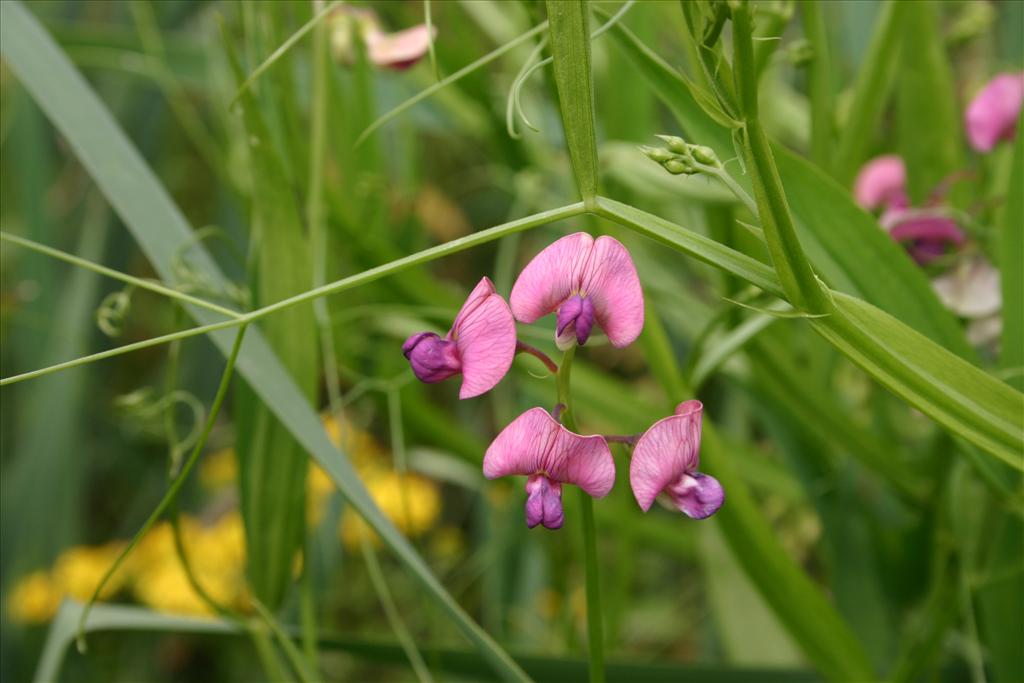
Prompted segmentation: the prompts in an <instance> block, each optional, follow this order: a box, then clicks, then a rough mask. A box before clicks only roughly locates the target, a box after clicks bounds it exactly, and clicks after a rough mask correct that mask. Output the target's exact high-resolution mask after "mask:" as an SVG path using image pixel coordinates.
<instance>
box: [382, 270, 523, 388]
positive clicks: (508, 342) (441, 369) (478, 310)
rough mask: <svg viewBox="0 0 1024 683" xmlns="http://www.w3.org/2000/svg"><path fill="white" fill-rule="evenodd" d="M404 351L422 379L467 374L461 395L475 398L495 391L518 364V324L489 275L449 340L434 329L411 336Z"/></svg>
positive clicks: (457, 319)
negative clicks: (503, 378)
mask: <svg viewBox="0 0 1024 683" xmlns="http://www.w3.org/2000/svg"><path fill="white" fill-rule="evenodd" d="M402 353H403V354H405V357H406V358H408V359H409V364H410V365H411V366H412V371H413V372H414V373H415V374H416V377H417V378H418V379H419V380H420V381H422V382H426V383H427V384H433V383H435V382H440V381H442V380H445V379H448V378H449V377H451V376H452V375H457V374H459V373H460V372H461V373H462V387H461V388H460V389H459V398H472V397H474V396H479V395H480V394H482V393H485V392H487V391H490V390H491V389H493V388H494V386H495V385H496V384H497V383H498V382H500V381H501V378H502V377H504V376H505V373H507V372H508V369H509V368H510V367H511V366H512V358H513V357H514V356H515V353H516V323H515V320H513V319H512V312H511V311H510V310H509V308H508V304H506V303H505V300H504V299H502V298H501V296H500V295H499V294H498V293H497V291H496V290H495V289H494V283H492V282H491V281H490V279H489V278H486V277H485V278H483V279H482V280H480V282H479V284H477V286H476V288H475V289H473V291H472V292H471V293H470V295H469V298H467V299H466V303H464V304H462V309H461V310H460V311H459V314H458V315H457V316H456V317H455V322H454V323H452V329H451V330H449V331H448V334H447V335H446V336H445V337H444V338H443V339H442V338H441V337H439V336H438V335H436V334H434V333H433V332H420V333H418V334H414V335H412V336H411V337H409V338H408V339H406V340H405V343H404V344H403V345H402Z"/></svg>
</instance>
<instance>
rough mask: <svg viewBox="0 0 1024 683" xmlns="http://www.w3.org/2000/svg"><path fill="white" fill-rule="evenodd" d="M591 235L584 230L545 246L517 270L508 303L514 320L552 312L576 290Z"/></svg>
mask: <svg viewBox="0 0 1024 683" xmlns="http://www.w3.org/2000/svg"><path fill="white" fill-rule="evenodd" d="M593 243H594V238H593V237H591V236H590V235H588V234H587V233H585V232H577V233H574V234H572V235H568V236H566V237H563V238H561V239H559V240H556V241H555V242H553V243H552V244H550V245H548V246H547V247H545V248H544V250H543V251H541V252H540V253H539V254H537V255H536V256H534V257H533V260H531V261H530V262H529V263H527V264H526V267H525V268H523V272H521V273H519V277H518V278H517V279H516V283H515V285H513V286H512V294H511V295H510V296H509V304H510V305H511V306H512V313H513V314H514V315H515V317H516V320H518V321H520V322H524V323H532V322H534V321H535V320H537V319H538V318H541V317H543V316H545V315H547V314H549V313H553V312H554V311H555V309H557V308H558V307H559V306H560V305H561V304H562V302H563V301H565V300H566V299H568V298H569V297H570V296H572V295H573V294H574V293H576V292H577V291H578V290H579V274H580V272H581V271H582V269H583V264H584V263H585V262H586V260H587V259H588V258H589V257H590V250H591V247H592V246H593Z"/></svg>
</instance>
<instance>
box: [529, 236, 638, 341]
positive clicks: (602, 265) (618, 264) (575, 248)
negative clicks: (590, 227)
mask: <svg viewBox="0 0 1024 683" xmlns="http://www.w3.org/2000/svg"><path fill="white" fill-rule="evenodd" d="M509 303H510V304H511V306H512V313H513V314H515V316H516V319H517V320H520V321H521V322H524V323H532V322H534V321H535V320H537V319H538V318H540V317H542V316H545V315H547V314H549V313H554V312H557V313H558V323H557V327H556V333H555V342H556V343H557V344H558V348H560V349H562V350H565V349H567V348H569V347H570V346H572V345H573V344H574V343H579V344H580V345H583V344H585V343H586V342H587V339H588V338H589V337H590V333H591V330H592V329H593V327H594V325H595V324H597V325H598V326H600V327H601V329H602V330H604V332H605V334H607V335H608V339H609V340H610V341H611V343H612V344H613V345H614V346H617V347H620V348H621V347H623V346H628V345H629V344H631V343H632V342H633V341H634V340H635V339H636V338H637V337H638V336H639V335H640V331H641V330H642V329H643V326H644V295H643V290H642V289H641V288H640V279H639V278H638V277H637V274H636V267H635V266H634V265H633V259H632V258H631V257H630V255H629V252H628V251H626V248H625V247H624V246H622V244H621V243H620V242H619V241H618V240H616V239H614V238H612V237H598V238H597V239H596V240H595V239H594V238H593V237H591V236H590V235H588V234H587V233H585V232H577V233H575V234H573V235H568V236H566V237H563V238H562V239H560V240H558V241H556V242H555V243H554V244H551V245H549V246H548V247H547V248H546V249H544V250H543V251H542V252H540V253H539V254H537V255H536V256H535V257H534V258H533V260H532V261H530V262H529V263H528V264H527V265H526V268H524V269H523V272H522V273H520V274H519V279H517V280H516V283H515V286H513V287H512V295H511V296H510V297H509Z"/></svg>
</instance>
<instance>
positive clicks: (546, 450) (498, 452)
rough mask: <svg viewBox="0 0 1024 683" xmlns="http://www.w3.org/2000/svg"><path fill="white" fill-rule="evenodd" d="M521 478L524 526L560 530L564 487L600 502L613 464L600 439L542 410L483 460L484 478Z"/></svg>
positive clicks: (525, 417) (506, 434)
mask: <svg viewBox="0 0 1024 683" xmlns="http://www.w3.org/2000/svg"><path fill="white" fill-rule="evenodd" d="M513 474H517V475H522V476H526V477H528V479H527V480H526V493H527V498H526V524H527V526H529V527H530V528H531V529H532V528H533V527H535V526H537V525H538V524H543V525H544V526H545V527H547V528H548V529H558V528H561V526H562V522H563V521H564V519H565V516H564V514H563V511H562V484H572V485H574V486H579V487H580V488H581V489H583V490H584V491H585V492H586V493H588V494H590V495H591V496H594V497H595V498H603V497H604V496H606V495H608V492H609V491H611V490H612V485H613V484H614V483H615V462H614V461H613V460H612V453H611V450H609V448H608V443H607V442H606V441H605V440H604V438H603V437H601V436H580V435H579V434H574V433H573V432H570V431H569V430H568V429H566V428H565V427H563V426H562V425H561V424H559V423H558V422H556V421H555V419H554V418H553V417H551V415H550V413H548V412H547V411H546V410H544V409H543V408H531V409H529V410H527V411H526V412H525V413H523V414H522V415H520V416H519V417H517V418H516V419H515V420H514V421H513V422H512V424H510V425H509V426H507V427H505V429H503V430H502V431H501V433H500V434H498V436H497V438H496V439H494V442H493V443H492V444H491V445H490V447H489V448H488V449H487V453H486V454H485V455H484V476H485V477H487V478H488V479H496V478H498V477H507V476H509V475H513Z"/></svg>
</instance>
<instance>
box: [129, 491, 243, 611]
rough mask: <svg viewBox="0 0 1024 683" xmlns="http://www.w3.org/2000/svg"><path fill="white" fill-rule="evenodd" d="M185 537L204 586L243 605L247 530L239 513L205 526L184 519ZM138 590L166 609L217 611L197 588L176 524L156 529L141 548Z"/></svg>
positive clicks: (218, 598)
mask: <svg viewBox="0 0 1024 683" xmlns="http://www.w3.org/2000/svg"><path fill="white" fill-rule="evenodd" d="M180 524H181V536H182V543H183V545H184V547H185V552H186V554H187V556H188V560H189V563H190V565H191V567H192V572H193V574H194V575H195V579H196V581H197V582H198V583H199V586H200V587H201V588H202V589H203V590H205V591H206V592H207V593H208V594H209V596H210V597H211V598H212V599H213V600H214V601H215V602H218V603H220V604H223V605H225V606H230V607H239V606H242V605H243V604H244V600H243V597H244V595H245V532H244V529H243V527H242V517H241V515H240V514H239V513H238V512H237V511H232V512H229V513H227V514H226V515H224V516H222V517H221V518H220V519H219V520H218V521H217V522H216V523H214V524H213V525H211V526H207V527H204V526H202V525H200V524H199V523H198V522H197V521H196V520H194V519H192V518H189V517H182V518H181V520H180ZM133 566H134V568H135V580H134V590H135V595H136V597H138V599H139V600H140V601H141V602H142V603H144V604H146V605H148V606H149V607H152V608H153V609H155V610H159V611H162V612H173V613H177V614H199V615H206V614H210V612H211V610H210V608H209V607H208V606H207V605H206V603H205V602H204V601H203V600H202V598H201V597H200V596H199V594H198V593H196V591H195V590H194V588H193V587H192V584H191V583H190V582H189V580H188V576H187V575H186V574H185V570H184V569H183V568H182V566H181V561H180V560H179V559H178V556H177V552H176V551H175V548H174V535H173V529H172V528H171V525H170V524H169V523H167V522H163V523H161V524H159V525H157V526H156V527H154V528H153V529H152V530H151V531H150V532H149V533H148V534H146V536H145V537H144V538H143V539H142V541H141V542H140V543H139V546H138V549H137V551H136V559H135V562H134V564H133Z"/></svg>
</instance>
